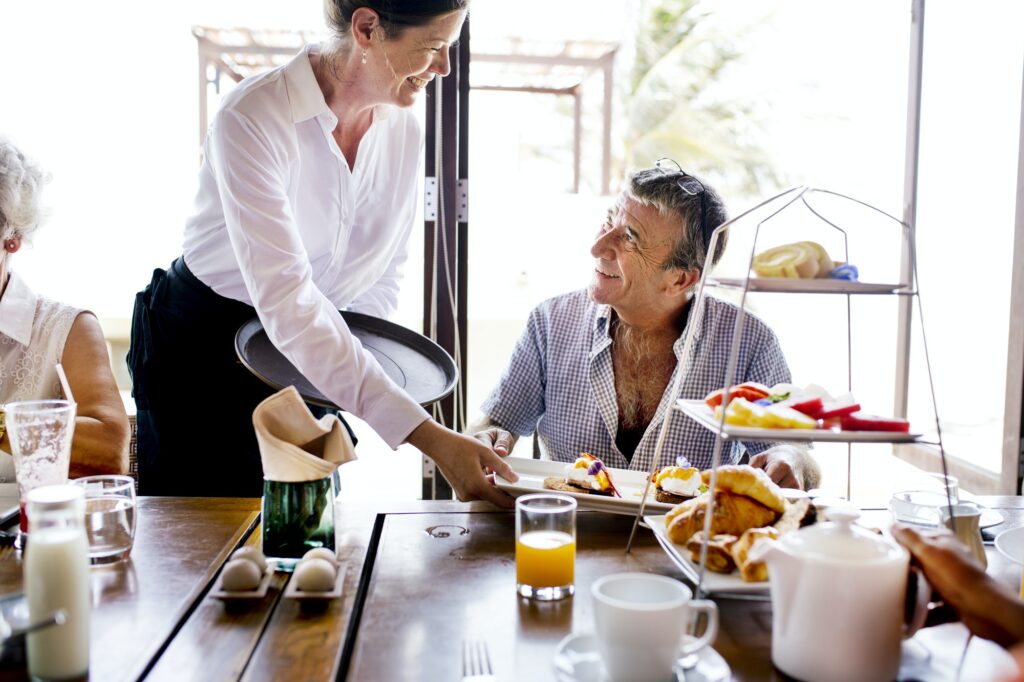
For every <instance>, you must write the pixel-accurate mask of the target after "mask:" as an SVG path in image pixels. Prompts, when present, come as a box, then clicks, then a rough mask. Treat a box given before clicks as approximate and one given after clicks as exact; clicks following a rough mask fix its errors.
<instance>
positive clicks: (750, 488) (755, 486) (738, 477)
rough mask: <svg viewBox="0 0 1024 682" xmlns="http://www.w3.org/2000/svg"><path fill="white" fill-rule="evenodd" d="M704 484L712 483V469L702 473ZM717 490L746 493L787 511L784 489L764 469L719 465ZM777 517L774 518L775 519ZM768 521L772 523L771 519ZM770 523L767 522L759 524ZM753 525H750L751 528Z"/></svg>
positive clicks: (777, 508) (781, 511) (768, 505)
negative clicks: (783, 494)
mask: <svg viewBox="0 0 1024 682" xmlns="http://www.w3.org/2000/svg"><path fill="white" fill-rule="evenodd" d="M701 476H702V477H703V479H704V484H705V485H708V486H710V485H711V470H710V469H708V470H707V471H704V472H702V473H701ZM715 488H716V490H724V491H727V492H731V493H736V494H737V495H745V496H747V497H750V498H753V499H755V500H757V501H758V502H760V503H761V504H763V505H764V506H765V507H768V508H769V509H771V510H773V511H775V512H777V513H779V514H781V513H783V512H784V511H786V498H784V497H783V496H782V489H781V488H779V486H778V485H776V484H775V482H774V481H772V479H770V478H769V477H768V474H766V473H765V472H764V470H762V469H756V468H754V467H752V466H749V465H747V464H725V465H722V466H720V467H718V476H717V478H716V479H715ZM774 520H775V519H772V521H774ZM768 523H771V521H769V522H768ZM757 525H758V526H764V525H768V524H767V523H761V524H757ZM750 527H752V526H748V528H750Z"/></svg>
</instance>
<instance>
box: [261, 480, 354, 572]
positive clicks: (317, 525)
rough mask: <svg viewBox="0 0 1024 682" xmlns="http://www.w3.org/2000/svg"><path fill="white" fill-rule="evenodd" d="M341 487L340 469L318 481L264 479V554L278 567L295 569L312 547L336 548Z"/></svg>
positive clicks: (282, 569)
mask: <svg viewBox="0 0 1024 682" xmlns="http://www.w3.org/2000/svg"><path fill="white" fill-rule="evenodd" d="M337 490H338V472H337V471H335V472H334V473H333V474H332V475H330V476H326V477H324V478H321V479H319V480H316V481H299V482H284V481H271V480H269V479H264V480H263V505H262V525H263V554H264V555H266V557H267V559H268V560H271V561H275V562H276V564H277V570H279V571H293V570H295V565H296V564H297V563H298V562H299V559H301V558H302V556H303V555H304V554H305V553H306V552H308V551H309V550H311V549H315V548H317V547H326V548H327V549H330V550H334V496H335V494H336V493H337Z"/></svg>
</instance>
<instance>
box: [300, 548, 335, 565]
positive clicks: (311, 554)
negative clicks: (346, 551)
mask: <svg viewBox="0 0 1024 682" xmlns="http://www.w3.org/2000/svg"><path fill="white" fill-rule="evenodd" d="M302 558H303V559H304V560H305V559H327V560H328V561H330V562H331V563H332V564H334V563H337V562H338V556H337V555H336V554H335V553H334V552H332V551H331V550H329V549H327V548H326V547H314V548H313V549H311V550H309V551H308V552H306V553H305V554H303V555H302Z"/></svg>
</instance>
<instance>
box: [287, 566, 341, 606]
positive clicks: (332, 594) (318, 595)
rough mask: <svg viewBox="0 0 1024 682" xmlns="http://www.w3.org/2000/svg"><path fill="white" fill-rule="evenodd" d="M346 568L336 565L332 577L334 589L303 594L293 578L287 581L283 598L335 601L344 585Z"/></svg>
mask: <svg viewBox="0 0 1024 682" xmlns="http://www.w3.org/2000/svg"><path fill="white" fill-rule="evenodd" d="M347 570H348V567H347V566H346V565H345V564H339V565H338V571H337V573H336V574H335V576H334V587H333V588H331V589H330V590H328V591H327V592H303V591H302V590H300V589H299V585H298V582H297V581H296V580H295V578H294V577H293V578H292V579H291V580H289V581H288V587H286V588H285V591H284V596H285V597H286V598H288V599H299V600H305V599H311V600H324V599H337V598H338V597H340V596H341V592H342V588H343V587H344V585H345V572H346V571H347Z"/></svg>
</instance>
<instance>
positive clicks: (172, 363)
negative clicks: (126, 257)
mask: <svg viewBox="0 0 1024 682" xmlns="http://www.w3.org/2000/svg"><path fill="white" fill-rule="evenodd" d="M255 316H256V309H255V308H253V307H252V306H250V305H248V304H246V303H242V302H241V301H235V300H233V299H229V298H225V297H223V296H221V295H219V294H217V293H216V292H215V291H213V289H211V288H210V287H208V286H207V285H206V284H204V283H203V282H201V281H200V280H199V279H198V278H196V276H195V275H194V274H192V272H191V271H190V270H189V269H188V267H187V266H186V265H185V260H184V258H178V259H177V260H175V261H174V262H173V263H172V264H171V267H170V268H168V269H167V270H166V271H164V270H160V269H157V270H154V271H153V280H152V281H151V282H150V283H149V286H148V287H146V288H145V290H143V291H141V292H139V293H138V294H137V295H136V296H135V310H134V313H133V315H132V342H131V348H130V349H129V352H128V369H129V371H130V372H131V375H132V384H133V387H132V395H133V396H134V397H135V405H136V408H137V416H136V421H137V425H138V463H139V494H140V495H182V496H211V497H259V496H260V495H262V492H263V467H262V465H261V463H260V454H259V447H258V446H257V443H256V432H255V431H254V430H253V426H252V412H253V410H254V409H255V408H256V406H257V405H258V404H259V403H260V402H262V401H263V400H264V399H265V398H267V397H268V396H270V395H272V394H273V393H274V392H275V391H274V389H272V388H271V387H270V386H268V385H267V384H265V383H263V382H262V381H261V380H260V379H258V378H256V376H254V375H253V374H252V372H250V371H249V370H248V369H246V368H245V366H243V365H242V364H241V362H239V360H238V356H237V355H236V353H235V334H236V332H237V331H238V328H239V327H240V326H242V324H243V323H245V322H247V321H248V320H251V319H252V318H253V317H255ZM309 407H310V410H311V411H312V412H313V414H314V416H316V417H320V416H322V415H324V414H326V413H327V412H328V411H327V410H325V409H324V408H321V407H315V406H312V405H311V406H309ZM339 416H340V415H339ZM342 421H343V422H344V420H342ZM345 427H346V428H348V430H349V434H351V435H352V441H353V443H354V442H355V435H354V434H352V430H351V428H349V427H348V424H345Z"/></svg>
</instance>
